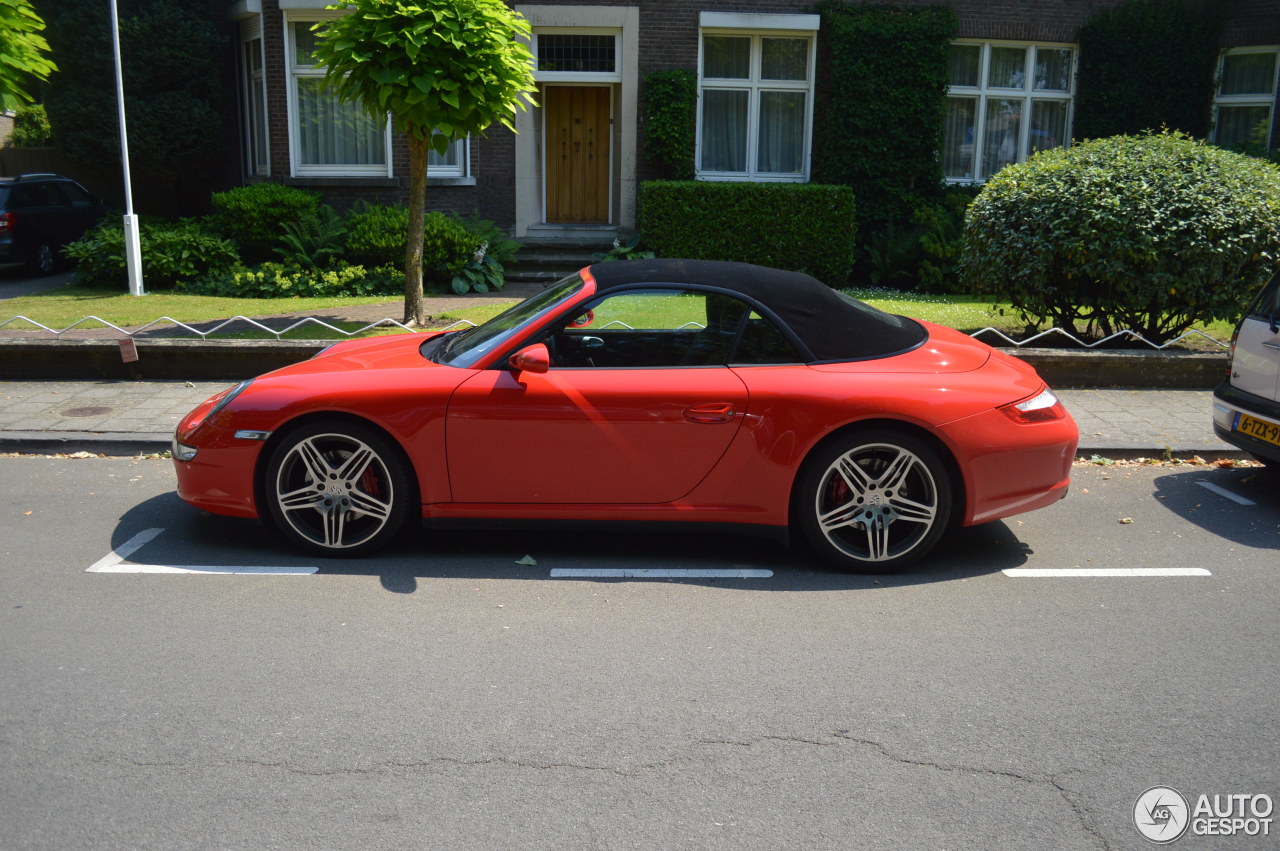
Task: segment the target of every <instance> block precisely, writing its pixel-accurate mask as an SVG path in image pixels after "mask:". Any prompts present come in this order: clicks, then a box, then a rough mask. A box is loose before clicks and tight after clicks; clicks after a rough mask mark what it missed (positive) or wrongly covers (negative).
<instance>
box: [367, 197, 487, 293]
mask: <svg viewBox="0 0 1280 851" xmlns="http://www.w3.org/2000/svg"><path fill="white" fill-rule="evenodd" d="M408 238H409V210H408V208H407V207H401V206H386V205H382V204H370V205H368V206H366V207H364V208H363V209H360V210H357V211H355V212H353V213H352V214H351V215H350V216H349V217H348V219H347V257H348V259H349V260H350V261H351V262H352V263H362V264H364V265H366V266H370V267H372V266H387V265H393V266H400V267H403V266H404V254H405V249H406V248H407V243H408ZM481 242H482V240H481V238H480V237H478V236H476V235H475V234H473V233H471V232H470V231H468V230H467V228H466V227H465V226H464V225H463V224H462V223H461V222H459V221H458V220H457V219H455V218H453V217H451V216H446V215H445V214H444V213H427V215H426V220H425V221H424V223H423V244H422V268H423V270H424V271H425V273H426V277H427V278H428V279H434V280H447V279H449V278H452V277H453V276H454V275H455V274H457V272H458V271H459V270H460V269H462V267H463V266H465V265H467V262H468V261H469V260H470V259H471V256H472V255H473V254H475V253H476V251H477V250H479V248H480V245H481Z"/></svg>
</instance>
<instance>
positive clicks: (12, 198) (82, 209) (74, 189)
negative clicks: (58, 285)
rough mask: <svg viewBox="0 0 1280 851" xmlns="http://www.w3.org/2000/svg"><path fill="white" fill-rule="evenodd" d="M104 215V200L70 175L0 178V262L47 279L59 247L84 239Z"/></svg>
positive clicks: (25, 175)
mask: <svg viewBox="0 0 1280 851" xmlns="http://www.w3.org/2000/svg"><path fill="white" fill-rule="evenodd" d="M104 212H106V211H105V209H104V208H103V206H102V202H100V201H99V200H98V199H97V198H94V197H93V196H92V195H90V194H89V193H88V192H87V191H85V188H84V187H83V186H81V185H80V184H79V183H76V182H75V181H74V180H72V179H70V178H68V177H63V176H61V175H58V174H20V175H18V176H17V177H0V263H26V264H27V267H28V268H30V269H31V271H32V272H33V273H34V274H36V275H48V274H50V273H52V272H53V269H54V267H55V266H56V265H57V264H58V252H59V250H60V249H61V248H62V246H64V245H66V244H67V243H69V242H75V241H76V240H77V239H79V238H80V237H82V236H84V232H85V231H87V230H88V229H89V228H91V227H93V226H94V224H95V223H97V221H98V219H100V218H102V215H103V213H104Z"/></svg>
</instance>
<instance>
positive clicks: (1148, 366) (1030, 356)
mask: <svg viewBox="0 0 1280 851" xmlns="http://www.w3.org/2000/svg"><path fill="white" fill-rule="evenodd" d="M328 345H330V343H328V342H326V341H317V340H310V341H305V340H304V341H293V340H282V341H276V340H195V341H193V340H170V339H141V340H138V341H137V349H138V360H137V361H136V362H134V363H124V362H122V361H121V358H120V346H119V342H118V341H116V340H3V341H0V363H3V364H4V365H5V373H6V377H8V378H11V379H15V380H50V379H52V380H88V379H123V380H135V381H136V380H143V379H146V380H169V381H239V380H241V379H244V378H251V377H253V376H255V375H260V374H262V373H264V372H269V371H271V370H273V369H279V368H280V367H282V366H287V365H289V364H291V363H297V362H298V361H302V360H306V359H307V358H309V357H311V356H312V355H314V354H315V353H316V352H318V351H320V350H321V349H323V348H325V347H326V346H328ZM1004 351H1006V352H1009V353H1010V354H1013V355H1015V356H1017V357H1019V358H1021V359H1023V360H1025V361H1026V362H1027V363H1030V364H1031V365H1033V366H1034V367H1035V368H1036V369H1037V370H1038V371H1039V372H1040V375H1041V376H1042V377H1043V378H1044V380H1045V381H1047V382H1048V383H1049V385H1050V386H1052V387H1061V388H1064V389H1067V388H1089V387H1149V388H1159V389H1204V390H1207V389H1210V388H1212V387H1214V386H1215V385H1217V383H1218V382H1219V381H1220V380H1221V379H1222V377H1223V375H1224V373H1225V372H1226V368H1227V354H1226V352H1221V353H1208V354H1205V353H1200V352H1186V351H1152V350H1128V349H1124V350H1120V349H1117V350H1109V351H1094V350H1084V351H1081V350H1074V349H1016V348H1008V349H1004Z"/></svg>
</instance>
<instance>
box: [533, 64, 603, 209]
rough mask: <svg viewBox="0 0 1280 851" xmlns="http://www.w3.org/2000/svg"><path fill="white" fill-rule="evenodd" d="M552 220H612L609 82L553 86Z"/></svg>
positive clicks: (549, 105)
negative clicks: (594, 84) (590, 84)
mask: <svg viewBox="0 0 1280 851" xmlns="http://www.w3.org/2000/svg"><path fill="white" fill-rule="evenodd" d="M542 106H543V110H544V112H543V120H544V121H545V122H546V133H547V142H546V145H547V148H546V153H547V174H546V191H547V221H548V222H608V221H609V135H610V134H609V131H610V124H609V114H610V90H609V88H608V87H606V86H547V87H546V88H545V89H543V90H542Z"/></svg>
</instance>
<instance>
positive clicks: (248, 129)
mask: <svg viewBox="0 0 1280 851" xmlns="http://www.w3.org/2000/svg"><path fill="white" fill-rule="evenodd" d="M255 41H256V42H257V53H258V57H257V58H258V68H257V70H256V71H255V70H254V68H253V65H252V64H251V63H250V61H249V57H250V51H252V50H253V44H254V42H255ZM265 42H266V39H265V38H263V33H262V18H261V16H259V17H257V18H255V19H253V20H251V21H244V22H243V23H242V24H241V27H240V63H239V64H240V76H241V79H242V85H241V98H242V101H243V110H244V111H243V121H244V134H243V144H244V159H243V161H244V168H245V173H246V174H248V175H250V176H252V177H266V176H268V175H270V174H271V137H270V135H269V134H268V132H267V127H268V115H269V112H270V106H269V105H268V103H267V55H266V47H265ZM255 91H256V93H257V95H258V97H259V98H261V101H262V114H261V115H256V114H255V110H254V94H255ZM259 146H261V150H262V158H261V161H260V160H259V158H258V149H259Z"/></svg>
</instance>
